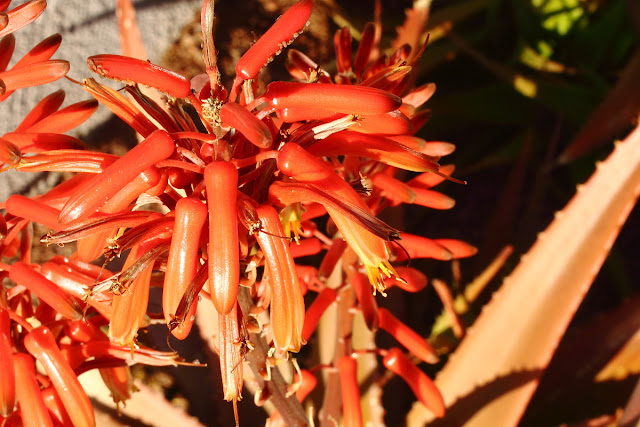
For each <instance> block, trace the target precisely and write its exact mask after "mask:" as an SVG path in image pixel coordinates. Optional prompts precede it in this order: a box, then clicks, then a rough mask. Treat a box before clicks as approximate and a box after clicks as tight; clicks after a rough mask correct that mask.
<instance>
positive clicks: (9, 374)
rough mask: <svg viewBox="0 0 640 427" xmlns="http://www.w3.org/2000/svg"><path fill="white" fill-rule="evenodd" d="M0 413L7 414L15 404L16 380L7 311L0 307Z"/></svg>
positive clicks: (4, 415)
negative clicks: (0, 373) (0, 377)
mask: <svg viewBox="0 0 640 427" xmlns="http://www.w3.org/2000/svg"><path fill="white" fill-rule="evenodd" d="M0 372H2V379H0V415H2V416H3V417H7V416H9V414H11V413H12V412H13V409H14V407H15V404H16V389H15V387H16V382H15V375H14V373H13V344H12V342H11V319H10V318H9V312H8V311H7V310H5V309H4V308H2V307H0Z"/></svg>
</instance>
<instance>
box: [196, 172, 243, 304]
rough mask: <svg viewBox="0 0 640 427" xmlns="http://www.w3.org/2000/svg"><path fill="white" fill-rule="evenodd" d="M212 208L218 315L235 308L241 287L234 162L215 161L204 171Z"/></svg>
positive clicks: (211, 261)
mask: <svg viewBox="0 0 640 427" xmlns="http://www.w3.org/2000/svg"><path fill="white" fill-rule="evenodd" d="M204 182H205V186H206V189H207V204H208V206H209V247H208V255H209V289H210V292H211V299H212V301H213V304H214V305H215V306H216V310H218V313H219V314H227V313H229V312H230V311H231V310H232V309H233V307H234V306H235V304H236V296H237V295H238V285H239V283H240V260H239V256H240V254H239V252H238V251H239V249H238V216H237V214H236V209H235V206H236V194H237V191H238V171H237V169H236V167H235V166H234V165H233V163H231V162H225V161H214V162H212V163H210V164H209V165H207V167H206V168H205V170H204Z"/></svg>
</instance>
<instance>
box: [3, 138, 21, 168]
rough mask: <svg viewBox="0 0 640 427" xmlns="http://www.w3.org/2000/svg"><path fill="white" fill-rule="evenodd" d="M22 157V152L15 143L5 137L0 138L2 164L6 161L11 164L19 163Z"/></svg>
mask: <svg viewBox="0 0 640 427" xmlns="http://www.w3.org/2000/svg"><path fill="white" fill-rule="evenodd" d="M20 159H22V153H21V152H20V148H18V147H17V146H16V145H15V144H14V143H12V142H11V141H8V140H6V139H4V138H0V164H1V163H6V164H7V165H9V166H12V165H15V164H18V163H19V162H20Z"/></svg>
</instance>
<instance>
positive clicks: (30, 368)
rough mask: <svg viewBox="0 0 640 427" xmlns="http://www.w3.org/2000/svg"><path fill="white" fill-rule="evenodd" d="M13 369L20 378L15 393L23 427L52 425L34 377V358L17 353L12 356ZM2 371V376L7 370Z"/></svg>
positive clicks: (46, 426) (47, 426)
mask: <svg viewBox="0 0 640 427" xmlns="http://www.w3.org/2000/svg"><path fill="white" fill-rule="evenodd" d="M13 369H15V374H16V375H17V376H18V377H19V378H20V381H18V383H17V384H16V395H17V396H18V401H19V402H20V415H21V418H22V423H23V425H24V427H49V426H51V427H53V421H52V420H51V416H50V415H49V410H48V409H47V407H46V405H45V402H44V399H43V397H42V393H41V392H40V384H38V380H37V378H36V363H35V360H33V358H32V357H31V356H29V355H28V354H25V353H18V354H16V355H14V356H13ZM13 369H12V370H13ZM2 372H3V376H4V375H6V374H7V373H8V372H9V371H7V370H3V371H2Z"/></svg>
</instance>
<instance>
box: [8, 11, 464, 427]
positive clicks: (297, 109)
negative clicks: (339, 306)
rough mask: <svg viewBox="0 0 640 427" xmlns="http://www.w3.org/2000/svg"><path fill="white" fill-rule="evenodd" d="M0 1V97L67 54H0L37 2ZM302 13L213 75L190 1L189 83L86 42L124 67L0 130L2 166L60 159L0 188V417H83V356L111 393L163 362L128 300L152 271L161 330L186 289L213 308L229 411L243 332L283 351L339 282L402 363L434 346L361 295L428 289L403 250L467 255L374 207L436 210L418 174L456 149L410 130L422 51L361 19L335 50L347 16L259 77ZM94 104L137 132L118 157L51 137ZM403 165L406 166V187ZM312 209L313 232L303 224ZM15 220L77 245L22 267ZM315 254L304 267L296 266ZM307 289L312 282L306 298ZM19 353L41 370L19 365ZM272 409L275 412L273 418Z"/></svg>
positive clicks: (174, 320)
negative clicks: (29, 179)
mask: <svg viewBox="0 0 640 427" xmlns="http://www.w3.org/2000/svg"><path fill="white" fill-rule="evenodd" d="M9 7H10V1H6V0H5V1H0V10H2V11H4V13H3V14H2V15H0V18H2V19H0V37H2V38H1V39H0V83H1V84H0V93H1V98H0V100H4V99H6V98H7V97H8V96H10V95H11V93H12V92H13V91H15V90H16V89H20V88H22V87H26V86H34V85H41V84H46V83H49V82H51V81H54V80H56V79H58V78H61V77H63V76H64V75H66V73H67V72H68V70H69V64H68V63H67V62H66V61H63V60H55V59H50V58H51V57H52V56H53V55H54V54H55V52H56V49H57V48H58V46H59V45H60V43H61V37H60V36H59V35H54V36H52V37H49V38H47V39H45V40H43V41H42V42H41V43H40V44H38V45H37V46H35V47H34V48H33V49H32V50H31V51H30V52H29V53H28V54H27V55H25V57H24V58H22V59H21V60H19V61H18V62H17V63H16V64H15V65H14V66H13V67H11V68H10V69H7V67H8V64H9V61H10V59H11V56H12V53H13V48H14V45H15V38H14V36H13V34H12V33H13V32H15V31H16V30H18V29H20V28H22V27H23V26H25V25H28V24H29V23H30V22H32V21H33V20H35V19H36V18H37V17H38V16H39V15H40V14H41V13H42V12H43V11H44V9H45V7H46V2H45V1H44V0H32V1H29V2H27V3H25V4H23V5H21V6H18V7H15V8H13V9H10V10H9ZM312 8H313V2H312V0H301V1H299V2H298V3H296V4H295V5H294V6H292V7H291V8H290V9H289V10H288V11H287V12H286V13H285V14H284V15H283V16H281V17H280V18H279V19H278V20H277V21H276V22H275V24H274V25H273V26H272V27H271V28H270V29H269V30H268V31H267V32H266V33H265V34H264V35H263V36H262V37H261V38H260V39H258V41H257V42H255V44H253V46H252V47H251V48H250V49H249V50H248V51H247V52H246V53H245V54H244V55H243V56H242V58H241V59H240V60H239V61H238V63H237V64H236V78H235V80H234V81H233V85H232V87H231V88H229V89H228V90H227V88H225V87H224V86H223V85H222V84H221V82H220V75H219V72H218V68H217V65H216V53H215V52H216V50H215V46H214V42H213V21H214V15H213V4H212V1H210V0H205V1H204V5H203V8H202V31H203V40H204V41H203V58H204V61H205V65H206V70H205V73H203V74H202V75H200V76H197V77H195V78H193V79H191V80H188V79H186V78H185V77H183V76H180V75H178V74H175V73H173V72H171V71H169V70H167V69H164V68H161V67H159V66H156V65H154V64H152V63H150V62H148V61H143V60H139V59H135V58H130V57H124V56H118V55H111V54H103V55H97V56H92V57H90V58H89V59H88V61H87V62H88V66H89V68H90V69H91V70H92V71H93V72H95V73H97V74H98V75H99V76H100V77H107V78H111V79H115V80H117V81H119V82H123V83H124V84H125V86H124V91H116V90H113V89H111V88H110V87H108V86H105V85H103V84H101V83H100V82H99V81H98V80H96V79H94V78H87V79H85V80H84V81H83V82H76V83H78V84H79V85H80V86H81V87H82V89H84V90H85V91H86V92H88V93H89V94H91V95H92V96H93V98H95V100H91V101H84V102H79V103H76V104H73V105H69V106H67V107H64V108H61V106H62V104H63V102H64V92H62V91H58V92H53V93H52V94H51V95H49V96H47V97H45V98H44V99H42V100H41V101H40V102H39V103H38V104H37V105H36V106H35V107H34V108H33V110H32V111H31V112H30V113H29V114H28V115H27V116H26V117H25V118H24V120H23V121H22V123H21V124H20V125H19V126H18V127H17V128H16V129H14V130H13V131H12V132H8V133H5V134H4V135H3V136H2V137H1V138H0V161H2V162H3V163H4V164H5V166H4V168H3V170H7V169H15V170H18V171H23V172H41V171H55V172H72V173H75V175H73V177H72V178H70V179H67V180H66V181H64V182H62V183H61V184H59V185H58V186H56V187H55V188H53V189H52V190H51V191H49V192H47V193H46V194H43V195H40V196H37V197H32V198H27V197H24V196H21V195H12V196H11V197H10V198H9V199H8V200H7V201H6V202H5V203H3V205H2V206H3V207H4V208H5V209H6V214H5V215H4V216H3V217H1V220H0V226H1V230H0V231H1V236H2V240H1V246H0V251H1V254H2V262H1V263H0V270H1V271H0V274H1V275H2V278H3V279H4V281H3V287H2V289H1V291H0V369H1V370H2V372H3V375H2V379H1V380H0V415H1V416H2V417H4V420H5V421H4V422H14V423H19V422H23V423H24V425H37V426H45V425H54V424H56V423H57V424H62V425H74V426H90V425H94V424H95V421H94V415H93V409H92V407H91V404H90V402H89V399H88V397H87V395H86V393H85V392H84V390H83V389H82V387H81V385H80V383H79V382H78V379H77V376H78V375H80V374H81V373H82V372H85V371H87V370H90V369H98V370H99V371H100V374H101V375H102V378H103V380H104V382H105V384H106V385H107V387H109V389H110V390H111V393H112V395H113V397H114V399H115V400H116V402H120V401H125V400H126V399H128V398H129V397H130V395H131V393H132V392H133V390H134V387H133V380H132V377H131V373H130V371H129V368H128V365H130V364H131V363H145V364H150V365H173V364H176V363H183V362H182V360H181V359H180V358H179V357H178V355H176V354H174V353H166V352H160V351H156V350H153V349H150V348H146V347H144V346H141V345H139V344H137V342H136V337H137V335H138V332H139V330H140V329H141V328H144V327H146V326H147V325H148V324H149V323H150V321H151V320H154V319H151V317H150V316H152V314H151V313H148V312H147V305H148V301H149V289H150V287H151V286H159V287H162V309H163V317H164V319H163V320H164V322H166V324H167V326H168V330H169V331H170V332H171V334H173V336H174V337H176V338H177V339H184V338H185V337H186V336H187V335H188V334H189V332H190V330H191V328H192V325H193V323H194V321H195V317H196V307H197V305H198V304H210V302H211V303H213V306H214V307H215V310H216V311H217V313H218V324H217V325H216V327H217V330H218V333H217V336H216V337H215V342H214V347H216V348H217V350H218V352H219V356H220V368H221V374H222V379H223V384H222V387H223V391H224V397H225V399H226V400H229V401H233V402H234V405H235V402H236V401H237V400H239V399H240V398H241V397H242V395H241V393H242V387H243V378H245V377H251V376H252V375H253V376H258V375H259V374H256V373H252V372H247V371H248V370H247V369H245V367H244V366H243V365H245V364H244V363H243V360H245V358H246V357H248V356H249V355H250V354H251V352H253V351H258V350H257V348H256V347H257V346H256V344H257V342H258V341H259V340H261V341H264V343H266V344H267V348H270V349H271V350H270V351H269V356H270V358H269V360H272V359H275V360H279V361H280V362H278V363H292V361H291V360H290V354H291V353H295V352H298V351H299V350H300V348H301V347H302V346H303V345H305V343H306V342H307V341H309V340H310V339H311V337H312V335H313V333H314V331H315V329H316V326H317V325H318V322H319V320H320V318H321V317H322V315H323V313H324V312H325V311H326V309H327V308H328V307H329V306H331V305H332V304H333V303H334V302H336V299H338V297H339V295H340V293H341V292H350V293H351V294H354V295H355V299H354V301H355V303H354V305H355V308H357V309H358V310H361V311H362V313H363V315H364V318H365V320H366V323H367V326H368V327H369V328H370V329H372V330H377V329H383V330H385V331H387V332H389V333H391V334H392V335H393V336H394V337H395V338H396V339H397V341H398V342H399V343H400V344H401V345H402V346H403V347H404V348H405V349H406V350H408V351H409V352H410V353H412V354H413V355H415V356H417V357H418V358H419V359H421V360H422V361H425V362H427V363H435V362H437V361H438V356H437V354H436V353H435V351H434V350H433V348H431V347H430V346H429V344H428V343H427V341H426V340H425V339H423V338H422V337H420V336H419V335H418V334H416V333H415V332H413V331H412V330H411V329H410V328H409V327H408V326H407V325H405V324H403V323H402V322H401V321H400V320H398V319H397V318H396V317H395V316H394V315H393V314H392V313H391V312H389V311H388V310H386V309H378V307H377V305H376V301H375V298H374V295H375V293H376V292H379V293H381V294H384V293H385V290H386V289H387V288H388V287H390V286H398V287H400V288H402V289H404V290H406V291H408V292H416V291H418V290H420V289H422V288H424V286H426V284H427V279H426V277H424V275H423V274H422V273H420V272H419V271H417V270H415V269H413V268H410V267H406V266H405V264H406V262H405V261H406V260H407V258H409V257H410V258H435V259H439V260H449V259H452V258H460V257H466V256H470V255H472V254H473V253H474V252H475V249H474V248H473V247H471V246H469V245H467V244H466V243H464V242H461V241H458V240H453V239H428V238H426V237H420V236H414V235H410V234H407V233H401V232H400V231H398V230H396V229H394V228H392V227H390V226H388V225H387V224H385V223H384V222H383V221H381V220H380V219H379V218H377V216H376V215H377V214H378V213H380V212H381V211H382V210H383V209H385V208H388V207H395V206H398V205H401V204H417V205H422V206H426V207H430V208H434V209H448V208H451V207H452V206H453V204H454V202H453V200H452V199H450V198H449V197H447V196H445V195H443V194H442V193H439V192H437V191H434V190H432V189H431V188H432V187H433V186H435V185H437V184H438V183H440V182H442V181H443V180H445V179H451V180H455V179H454V178H450V177H449V175H450V174H451V173H452V172H453V167H451V166H440V165H439V163H438V162H439V160H440V158H441V157H443V156H446V155H447V154H450V153H451V152H452V151H453V148H454V147H453V146H452V145H451V144H448V143H444V142H427V141H425V140H423V139H421V138H419V137H416V136H413V135H414V134H415V132H417V131H418V130H419V129H420V128H421V126H422V125H424V124H425V123H426V121H427V120H428V118H429V115H430V113H429V110H420V108H421V106H422V105H423V104H424V103H425V102H426V101H427V100H428V99H429V98H430V97H431V95H432V94H433V92H434V90H435V86H434V85H433V84H426V85H424V86H420V87H413V81H414V74H413V73H412V70H413V68H412V67H413V66H414V64H415V62H416V61H417V59H418V58H419V57H420V55H421V54H422V50H423V49H424V47H423V46H422V47H420V46H410V45H402V46H401V47H400V48H398V49H397V50H395V51H394V52H392V53H391V54H390V55H385V54H382V53H381V50H380V34H381V28H380V25H379V23H378V24H373V23H371V24H368V25H367V26H366V27H365V28H364V31H363V33H362V38H361V40H360V43H359V47H358V49H357V51H356V53H355V58H354V57H353V55H352V50H351V44H352V40H351V34H350V32H349V30H348V29H347V28H346V27H345V28H343V29H341V30H338V32H337V33H336V35H335V38H334V43H335V55H336V72H335V74H334V75H331V74H329V73H328V72H327V71H325V70H324V69H323V68H321V67H320V66H318V65H317V64H316V63H314V62H313V60H311V59H310V58H309V57H307V56H306V55H305V54H303V53H302V52H300V51H297V50H295V49H289V50H288V51H287V59H288V61H287V67H288V70H289V72H290V74H291V77H292V80H291V81H287V82H284V81H274V82H271V83H268V84H267V85H266V88H265V90H264V91H262V92H260V91H258V84H257V81H258V75H259V72H260V70H261V68H262V67H263V66H264V65H265V64H267V63H269V62H270V60H271V59H272V57H273V56H274V55H277V54H279V53H280V52H281V51H282V50H283V48H285V47H286V46H288V45H289V44H291V43H292V42H293V40H294V39H295V38H296V37H297V36H298V35H299V34H300V33H301V32H302V31H303V29H304V27H305V26H306V25H307V22H308V19H309V17H310V15H311V13H312ZM3 25H4V26H3ZM139 85H140V86H145V87H151V88H155V89H157V90H158V91H160V92H161V93H163V94H164V95H165V97H166V102H165V103H164V104H163V105H160V104H159V103H158V102H156V101H154V100H153V99H152V98H151V97H149V96H148V95H147V94H146V93H147V92H143V90H141V89H140V88H139ZM123 92H126V95H125V94H123ZM98 103H99V104H102V105H104V106H106V107H107V108H109V109H110V110H111V111H112V112H113V113H114V114H115V115H117V116H118V117H120V118H121V119H122V120H123V121H124V122H126V123H127V124H128V125H129V126H131V127H132V128H133V129H134V130H135V131H136V132H137V133H138V134H139V135H140V136H141V137H142V138H143V140H142V142H141V143H140V144H138V145H137V146H136V147H135V148H133V149H132V150H130V151H129V152H128V153H126V154H125V155H123V156H122V157H118V156H114V155H110V154H105V153H100V152H94V151H88V150H86V149H85V148H84V147H85V146H84V143H83V142H82V141H80V140H78V139H76V138H73V137H71V136H68V135H65V132H67V131H69V130H71V129H73V128H75V127H76V126H78V125H79V124H81V123H82V122H84V121H85V120H86V119H87V118H88V117H89V116H90V115H91V114H92V113H93V111H94V110H95V109H96V108H97V107H98ZM193 111H195V114H193ZM406 171H410V172H415V173H414V174H412V176H413V177H412V178H411V179H409V180H407V181H404V180H403V177H404V176H405V175H406ZM326 215H328V218H329V221H328V225H327V227H326V231H322V230H321V229H320V228H319V226H318V225H317V223H316V221H317V220H319V219H324V218H326ZM32 222H33V223H38V224H41V225H43V226H44V227H46V228H47V229H49V230H50V231H49V232H48V233H47V234H46V235H45V236H42V238H41V242H42V243H44V244H49V245H50V244H54V245H56V244H57V245H63V244H67V243H70V242H76V243H77V250H76V251H75V253H74V254H73V255H72V256H70V257H63V256H59V255H58V256H54V257H52V258H51V259H49V260H47V261H46V262H44V263H41V264H39V263H34V262H32V260H31V246H32V240H33V235H32V234H33V229H32V227H31V223H32ZM37 238H40V236H38V237H37ZM321 253H323V254H324V255H323V256H322V262H321V263H320V264H319V265H317V266H310V265H301V264H297V263H296V259H297V258H300V257H304V256H308V255H317V254H321ZM120 256H122V257H126V258H125V260H124V264H123V266H122V267H121V268H120V269H118V270H114V271H111V270H110V269H109V268H112V267H111V266H112V265H113V264H109V262H110V261H111V260H113V259H114V258H116V257H120ZM403 262H404V264H403ZM336 269H338V271H339V272H338V277H339V279H338V280H336V279H335V276H336V275H335V271H334V270H336ZM330 276H332V277H334V279H331V280H330V279H329V277H330ZM307 293H313V294H316V296H315V299H314V300H313V303H312V304H311V305H310V306H309V307H305V303H304V300H303V296H304V295H305V294H307ZM156 320H157V319H156ZM261 348H262V347H261ZM354 350H357V349H353V348H351V346H350V344H347V345H345V346H344V351H343V354H341V355H339V356H336V359H335V360H334V367H335V368H336V369H337V370H338V371H339V372H340V377H341V382H342V383H341V388H342V393H343V418H344V422H345V425H360V423H361V422H362V421H361V414H360V406H359V405H360V402H359V391H358V384H357V380H356V376H355V372H356V369H357V364H358V359H357V352H355V351H354ZM378 352H379V354H380V355H381V356H383V358H382V363H383V365H384V366H385V367H386V368H387V369H389V370H390V371H392V372H394V373H396V374H398V375H400V376H401V377H403V378H404V379H405V380H406V381H407V383H408V384H409V385H410V386H411V388H412V389H413V391H414V393H415V395H416V397H417V399H419V400H420V401H421V402H422V403H424V404H425V405H426V406H427V407H429V408H430V409H431V410H432V411H433V412H434V413H435V414H436V415H438V416H442V415H443V412H444V404H443V402H442V397H441V396H440V394H439V392H438V390H437V389H436V388H435V386H434V385H433V383H432V382H431V380H430V379H429V378H428V377H427V376H426V375H425V374H424V373H423V372H422V371H421V370H420V369H419V368H418V367H417V366H416V365H415V364H414V363H413V362H412V361H411V360H410V358H409V357H408V356H407V354H405V353H404V352H403V351H402V350H401V349H400V348H392V349H388V350H385V349H378ZM36 360H37V361H39V362H40V365H41V367H42V368H43V369H44V372H36V365H35V361H36ZM269 363H273V362H269ZM265 378H266V377H265ZM265 381H268V379H265ZM315 384H316V378H315V377H314V375H313V374H312V373H311V372H310V371H309V370H302V371H297V374H295V375H294V378H293V380H292V383H291V384H290V387H291V389H292V390H298V398H299V399H300V400H302V399H304V397H305V396H306V394H308V393H309V392H310V391H311V389H312V388H313V387H314V386H315ZM267 397H268V396H267V395H266V394H265V398H267ZM276 408H277V409H278V406H277V405H276ZM281 412H282V411H281ZM27 414H28V415H27ZM287 416H291V415H285V414H284V413H278V412H276V413H275V414H274V415H273V416H272V417H271V421H272V423H274V425H275V423H277V422H285V421H287V420H284V418H286V417H287ZM10 425H15V424H10Z"/></svg>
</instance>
